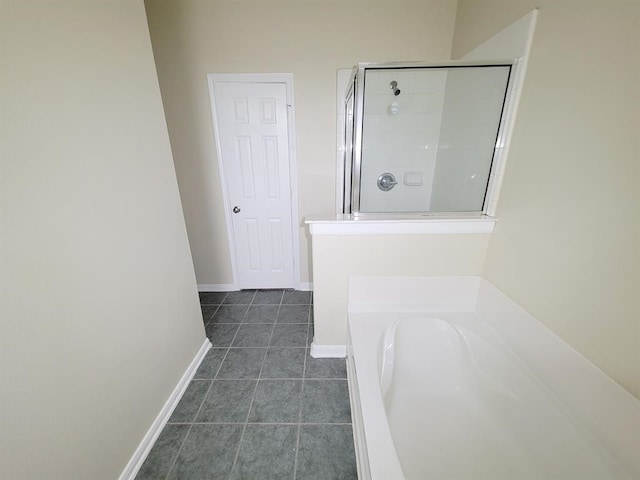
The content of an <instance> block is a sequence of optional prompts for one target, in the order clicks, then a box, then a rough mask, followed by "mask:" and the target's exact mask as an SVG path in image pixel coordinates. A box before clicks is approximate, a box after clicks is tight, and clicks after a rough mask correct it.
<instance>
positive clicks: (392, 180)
mask: <svg viewBox="0 0 640 480" xmlns="http://www.w3.org/2000/svg"><path fill="white" fill-rule="evenodd" d="M377 184H378V188H379V189H380V190H382V191H383V192H388V191H389V190H391V189H392V188H393V187H395V186H396V185H397V184H398V182H397V181H396V177H395V175H394V174H393V173H389V172H387V173H383V174H382V175H380V176H379V177H378V182H377Z"/></svg>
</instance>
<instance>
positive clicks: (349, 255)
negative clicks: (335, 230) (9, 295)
mask: <svg viewBox="0 0 640 480" xmlns="http://www.w3.org/2000/svg"><path fill="white" fill-rule="evenodd" d="M312 241H313V244H312V245H313V248H312V253H313V267H314V275H313V286H314V292H313V298H314V307H313V309H314V325H315V327H314V340H313V343H314V345H319V346H328V345H346V340H347V303H348V292H349V278H350V277H352V276H372V277H386V276H449V275H480V273H481V272H482V269H483V266H484V258H485V255H486V250H487V246H488V243H489V234H468V233H467V234H420V235H362V236H359V235H358V236H333V235H327V236H325V235H313V237H312Z"/></svg>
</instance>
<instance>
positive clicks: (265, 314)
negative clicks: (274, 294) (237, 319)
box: [244, 305, 280, 323]
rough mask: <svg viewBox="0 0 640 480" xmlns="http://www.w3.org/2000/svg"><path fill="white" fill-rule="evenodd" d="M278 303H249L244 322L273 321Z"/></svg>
mask: <svg viewBox="0 0 640 480" xmlns="http://www.w3.org/2000/svg"><path fill="white" fill-rule="evenodd" d="M278 308H280V307H279V305H251V306H250V307H249V311H248V312H247V315H246V317H245V318H244V322H245V323H275V321H276V315H277V314H278Z"/></svg>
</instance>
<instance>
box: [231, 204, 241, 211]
mask: <svg viewBox="0 0 640 480" xmlns="http://www.w3.org/2000/svg"><path fill="white" fill-rule="evenodd" d="M233 213H240V207H239V206H237V205H236V206H235V207H233Z"/></svg>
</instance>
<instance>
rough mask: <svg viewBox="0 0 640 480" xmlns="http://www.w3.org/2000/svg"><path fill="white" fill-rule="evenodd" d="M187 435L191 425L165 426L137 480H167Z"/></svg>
mask: <svg viewBox="0 0 640 480" xmlns="http://www.w3.org/2000/svg"><path fill="white" fill-rule="evenodd" d="M187 433H189V425H165V427H164V428H163V429H162V432H161V433H160V436H159V437H158V439H157V440H156V443H155V444H154V445H153V448H152V449H151V451H150V452H149V455H147V458H146V459H145V461H144V463H143V464H142V467H141V468H140V471H139V472H138V474H137V475H136V480H157V479H159V478H166V477H167V474H168V473H169V469H170V468H171V465H173V461H174V460H175V458H176V456H177V455H178V451H179V450H180V446H181V445H182V442H183V441H184V439H185V437H186V436H187Z"/></svg>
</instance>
